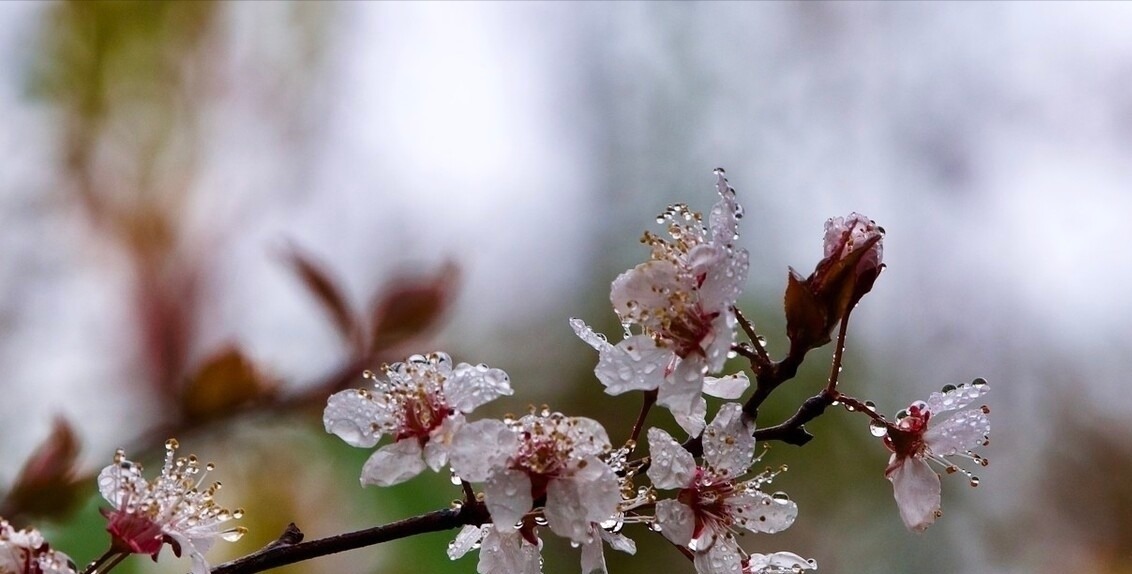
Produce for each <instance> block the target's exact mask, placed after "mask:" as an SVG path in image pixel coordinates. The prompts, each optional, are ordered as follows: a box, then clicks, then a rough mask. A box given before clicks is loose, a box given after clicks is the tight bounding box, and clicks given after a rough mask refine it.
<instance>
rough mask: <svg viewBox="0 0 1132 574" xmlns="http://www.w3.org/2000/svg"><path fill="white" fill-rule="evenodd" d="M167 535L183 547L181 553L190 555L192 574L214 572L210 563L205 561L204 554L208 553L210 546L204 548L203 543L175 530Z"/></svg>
mask: <svg viewBox="0 0 1132 574" xmlns="http://www.w3.org/2000/svg"><path fill="white" fill-rule="evenodd" d="M165 534H167V535H168V536H169V537H170V538H172V539H173V540H174V541H176V542H177V544H178V545H179V546H180V547H181V551H182V552H184V553H186V554H188V555H189V558H190V559H192V562H193V567H192V574H209V572H211V571H212V569H211V567H210V566H209V565H208V561H207V560H205V559H204V553H205V552H207V551H208V546H205V547H204V548H202V547H201V546H202V545H201V541H199V540H198V541H193V540H190V539H189V538H188V537H187V536H185V535H183V534H181V533H180V532H177V531H175V530H174V531H168V532H166V533H165ZM209 542H210V543H211V542H212V540H211V539H210V540H209ZM209 546H211V544H209Z"/></svg>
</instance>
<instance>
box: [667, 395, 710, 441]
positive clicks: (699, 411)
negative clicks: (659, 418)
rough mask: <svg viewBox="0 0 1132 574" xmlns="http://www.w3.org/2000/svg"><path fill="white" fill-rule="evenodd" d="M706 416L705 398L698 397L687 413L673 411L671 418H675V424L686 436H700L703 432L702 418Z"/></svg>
mask: <svg viewBox="0 0 1132 574" xmlns="http://www.w3.org/2000/svg"><path fill="white" fill-rule="evenodd" d="M706 417H707V400H705V399H704V398H703V397H700V398H699V400H697V401H696V403H695V404H694V405H693V406H692V410H691V411H689V412H687V413H678V412H673V413H672V418H674V419H676V424H678V425H680V428H682V429H684V432H686V433H688V436H700V433H702V432H704V420H705V419H706Z"/></svg>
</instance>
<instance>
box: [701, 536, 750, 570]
mask: <svg viewBox="0 0 1132 574" xmlns="http://www.w3.org/2000/svg"><path fill="white" fill-rule="evenodd" d="M693 564H695V566H696V572H697V574H742V572H743V557H742V556H741V555H740V554H739V545H738V543H736V542H735V540H734V539H732V538H729V537H727V536H725V535H719V537H718V538H717V539H716V540H715V542H714V543H713V544H712V545H711V547H710V548H708V549H707V550H705V551H704V552H697V553H696V557H695V560H694V561H693Z"/></svg>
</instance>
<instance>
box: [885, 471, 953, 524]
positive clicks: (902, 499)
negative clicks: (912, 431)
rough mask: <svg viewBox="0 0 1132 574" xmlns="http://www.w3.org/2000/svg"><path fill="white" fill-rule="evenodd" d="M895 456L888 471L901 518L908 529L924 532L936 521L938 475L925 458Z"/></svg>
mask: <svg viewBox="0 0 1132 574" xmlns="http://www.w3.org/2000/svg"><path fill="white" fill-rule="evenodd" d="M892 458H893V461H892V462H890V463H889V468H888V471H887V472H885V475H886V476H887V477H888V480H890V481H892V491H893V494H894V495H895V497H896V507H897V508H898V509H899V510H900V518H901V519H903V520H904V525H905V526H907V527H908V529H909V530H914V531H916V532H922V531H923V530H924V529H926V528H927V527H928V526H931V524H932V523H933V522H935V519H936V513H937V512H938V511H939V490H940V489H939V475H938V474H936V473H935V471H934V470H932V469H931V467H930V466H928V463H927V462H926V461H924V460H922V459H919V458H916V457H911V456H909V457H904V460H903V461H901V460H899V459H897V457H896V455H893V457H892Z"/></svg>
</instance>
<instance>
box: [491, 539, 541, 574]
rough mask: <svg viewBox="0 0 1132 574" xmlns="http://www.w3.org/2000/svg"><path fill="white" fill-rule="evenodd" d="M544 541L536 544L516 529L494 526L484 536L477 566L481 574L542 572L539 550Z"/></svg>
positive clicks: (535, 573) (534, 573) (531, 573)
mask: <svg viewBox="0 0 1132 574" xmlns="http://www.w3.org/2000/svg"><path fill="white" fill-rule="evenodd" d="M541 548H542V541H541V540H540V541H539V545H538V546H535V545H533V544H531V543H530V542H527V541H526V539H524V538H523V536H522V534H520V533H519V532H518V531H515V530H509V531H500V530H498V529H495V528H492V529H490V530H489V531H488V533H487V534H486V535H484V537H483V546H482V547H481V548H480V561H479V564H478V565H477V566H476V572H478V573H479V574H539V573H540V572H542V557H541V556H540V554H539V551H540V550H541Z"/></svg>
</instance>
